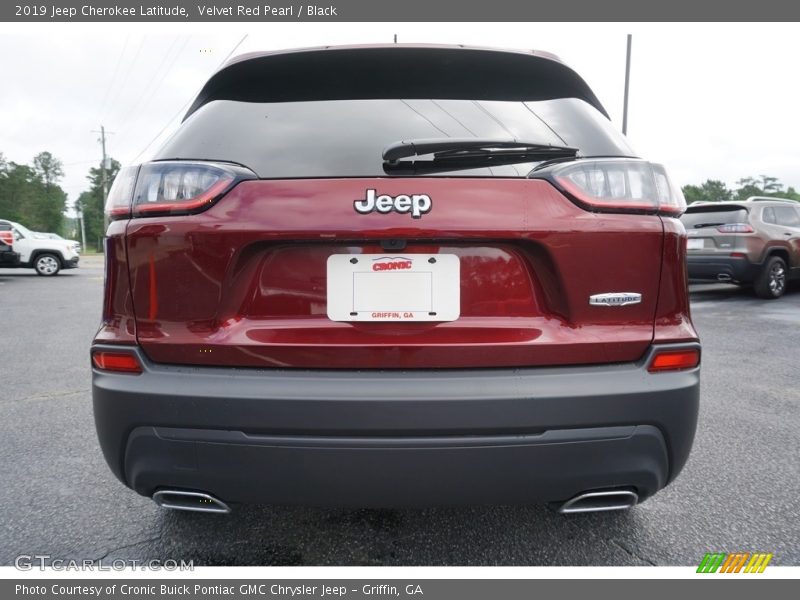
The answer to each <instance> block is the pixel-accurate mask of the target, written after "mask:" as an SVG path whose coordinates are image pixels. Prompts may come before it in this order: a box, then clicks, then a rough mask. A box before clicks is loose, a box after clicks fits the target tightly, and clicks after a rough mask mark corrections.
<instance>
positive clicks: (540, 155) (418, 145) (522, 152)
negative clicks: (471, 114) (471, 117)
mask: <svg viewBox="0 0 800 600" xmlns="http://www.w3.org/2000/svg"><path fill="white" fill-rule="evenodd" d="M577 153H578V149H577V148H570V147H568V146H552V145H550V144H538V143H533V142H525V141H520V140H509V139H505V140H496V139H480V138H434V139H418V140H404V141H401V142H395V143H393V144H390V145H389V146H388V147H387V148H386V149H385V150H384V151H383V160H384V171H386V172H387V173H392V172H395V173H396V172H413V173H429V172H436V171H443V170H459V169H473V168H481V167H492V166H499V165H510V164H518V163H526V162H541V161H544V160H553V159H557V158H573V157H574V156H575V155H576V154H577ZM425 155H432V157H433V158H432V159H429V160H401V159H403V158H408V157H411V156H425Z"/></svg>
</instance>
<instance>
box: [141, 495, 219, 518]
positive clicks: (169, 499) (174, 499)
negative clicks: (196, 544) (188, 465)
mask: <svg viewBox="0 0 800 600" xmlns="http://www.w3.org/2000/svg"><path fill="white" fill-rule="evenodd" d="M153 502H155V503H156V504H158V505H159V506H160V507H162V508H171V509H172V510H188V511H192V512H204V513H220V514H228V513H229V512H231V509H230V507H229V506H228V505H227V504H225V503H224V502H223V501H222V500H220V499H219V498H215V497H214V496H212V495H211V494H206V493H204V492H187V491H185V490H159V491H157V492H156V493H155V494H153Z"/></svg>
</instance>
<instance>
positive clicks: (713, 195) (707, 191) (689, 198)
mask: <svg viewBox="0 0 800 600" xmlns="http://www.w3.org/2000/svg"><path fill="white" fill-rule="evenodd" d="M681 189H682V190H683V195H684V197H685V198H686V202H688V203H689V204H691V203H692V202H724V201H725V200H730V199H731V198H732V197H733V192H731V190H729V189H728V186H726V185H725V183H724V182H722V181H719V180H717V179H706V181H705V182H704V183H702V184H701V185H699V186H697V185H685V186H683V188H681Z"/></svg>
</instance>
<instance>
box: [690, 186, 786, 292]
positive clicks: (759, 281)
mask: <svg viewBox="0 0 800 600" xmlns="http://www.w3.org/2000/svg"><path fill="white" fill-rule="evenodd" d="M681 221H682V222H683V225H684V227H686V231H687V233H688V241H687V262H688V266H689V279H694V280H712V281H724V282H730V283H736V284H739V285H752V286H753V288H754V289H755V292H756V294H757V295H758V296H760V297H761V298H770V299H772V298H779V297H780V296H782V295H783V293H784V292H785V291H786V283H787V281H788V280H789V279H791V278H798V277H800V202H795V201H793V200H784V199H781V198H767V197H759V196H756V197H752V198H748V199H747V200H745V201H744V202H698V203H695V204H692V205H690V206H689V207H688V209H687V210H686V213H685V214H684V215H683V217H681Z"/></svg>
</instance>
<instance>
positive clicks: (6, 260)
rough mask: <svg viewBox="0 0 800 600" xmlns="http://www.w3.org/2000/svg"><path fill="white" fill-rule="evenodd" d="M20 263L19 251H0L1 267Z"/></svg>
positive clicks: (14, 265)
mask: <svg viewBox="0 0 800 600" xmlns="http://www.w3.org/2000/svg"><path fill="white" fill-rule="evenodd" d="M18 264H19V252H0V267H16V266H17V265H18Z"/></svg>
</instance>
